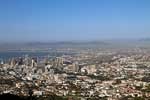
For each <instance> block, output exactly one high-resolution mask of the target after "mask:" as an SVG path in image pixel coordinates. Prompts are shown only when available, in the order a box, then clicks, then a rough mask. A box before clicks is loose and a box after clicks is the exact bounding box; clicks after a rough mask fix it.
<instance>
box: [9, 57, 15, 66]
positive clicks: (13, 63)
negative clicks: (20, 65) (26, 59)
mask: <svg viewBox="0 0 150 100" xmlns="http://www.w3.org/2000/svg"><path fill="white" fill-rule="evenodd" d="M16 63H17V62H16V60H15V59H14V58H12V59H11V62H10V65H11V66H15V65H16Z"/></svg>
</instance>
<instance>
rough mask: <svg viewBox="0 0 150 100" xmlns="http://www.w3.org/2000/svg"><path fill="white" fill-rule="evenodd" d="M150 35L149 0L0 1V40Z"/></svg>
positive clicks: (81, 38)
mask: <svg viewBox="0 0 150 100" xmlns="http://www.w3.org/2000/svg"><path fill="white" fill-rule="evenodd" d="M143 37H150V0H0V41H3V42H17V41H53V40H56V41H63V40H67V41H68V40H101V39H111V38H143Z"/></svg>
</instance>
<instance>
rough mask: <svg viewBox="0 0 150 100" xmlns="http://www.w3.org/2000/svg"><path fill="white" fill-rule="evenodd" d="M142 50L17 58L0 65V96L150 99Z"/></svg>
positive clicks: (149, 67)
mask: <svg viewBox="0 0 150 100" xmlns="http://www.w3.org/2000/svg"><path fill="white" fill-rule="evenodd" d="M148 53H149V51H148V50H147V49H146V50H145V49H127V50H112V49H109V50H101V49H80V50H79V52H78V53H77V54H75V55H63V56H60V57H55V58H48V57H46V58H43V59H42V60H39V59H38V57H30V56H25V57H19V58H12V59H11V60H9V61H8V62H7V63H4V62H3V61H1V64H0V93H1V94H3V93H12V94H16V95H23V96H28V95H30V94H31V93H32V95H36V96H48V95H52V94H56V95H58V96H63V97H75V98H76V99H82V100H87V99H88V98H98V99H99V98H101V99H102V98H105V99H107V100H121V99H122V98H125V97H128V98H134V97H145V98H149V97H150V83H149V82H150V55H149V54H148Z"/></svg>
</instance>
